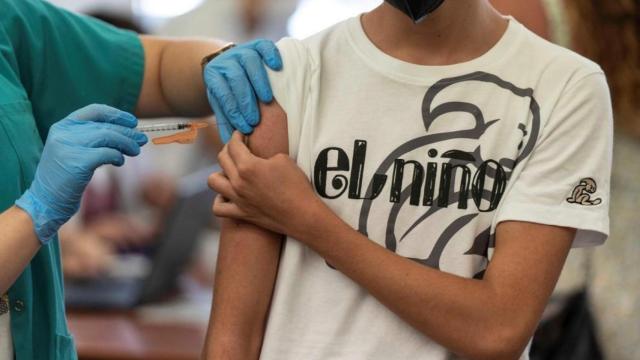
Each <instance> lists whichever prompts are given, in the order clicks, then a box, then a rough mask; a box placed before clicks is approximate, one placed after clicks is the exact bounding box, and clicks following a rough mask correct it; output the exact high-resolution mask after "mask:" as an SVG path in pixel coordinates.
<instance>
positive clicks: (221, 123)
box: [207, 90, 233, 144]
mask: <svg viewBox="0 0 640 360" xmlns="http://www.w3.org/2000/svg"><path fill="white" fill-rule="evenodd" d="M207 97H208V98H209V104H210V105H211V107H212V108H213V114H214V115H215V117H216V127H217V128H218V135H220V140H221V141H222V143H223V144H226V143H228V142H229V140H230V139H231V133H232V132H233V127H232V126H231V124H230V123H229V119H227V116H226V115H225V114H224V112H223V111H222V108H221V107H220V104H219V103H218V99H216V97H215V96H214V95H213V94H212V93H211V91H210V90H207Z"/></svg>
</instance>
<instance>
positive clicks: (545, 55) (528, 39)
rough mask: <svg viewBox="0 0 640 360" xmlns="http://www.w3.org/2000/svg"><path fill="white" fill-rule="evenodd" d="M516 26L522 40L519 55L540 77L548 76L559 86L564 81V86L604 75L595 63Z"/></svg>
mask: <svg viewBox="0 0 640 360" xmlns="http://www.w3.org/2000/svg"><path fill="white" fill-rule="evenodd" d="M517 25H518V27H519V28H520V30H519V31H520V32H521V34H520V38H521V39H522V41H521V44H520V55H521V56H525V57H526V58H527V59H528V62H530V63H531V64H530V65H531V67H532V68H535V67H538V68H539V69H540V73H541V75H543V76H544V75H550V76H549V77H550V78H552V79H553V80H554V81H555V82H556V83H560V84H561V83H562V82H563V80H564V83H565V84H566V85H569V84H570V83H573V82H577V81H580V80H581V79H583V78H584V77H588V76H590V75H594V74H601V75H604V72H603V70H602V68H600V66H599V65H598V64H597V63H595V62H593V61H591V60H589V59H588V58H586V57H584V56H582V55H580V54H578V53H576V52H574V51H572V50H570V49H567V48H565V47H563V46H560V45H557V44H554V43H552V42H550V41H549V40H546V39H544V38H542V37H540V36H538V35H536V34H535V33H533V32H532V31H530V30H528V29H527V28H525V27H524V26H523V25H521V24H519V23H518V24H517Z"/></svg>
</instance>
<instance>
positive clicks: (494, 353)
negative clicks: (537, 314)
mask: <svg viewBox="0 0 640 360" xmlns="http://www.w3.org/2000/svg"><path fill="white" fill-rule="evenodd" d="M492 327H493V328H492V329H487V330H488V331H487V332H484V335H483V336H477V337H476V341H474V344H473V346H472V348H471V349H469V350H468V351H467V352H468V353H467V354H463V355H464V357H466V358H469V359H472V360H517V359H519V358H520V357H521V356H522V354H523V353H524V351H525V349H526V347H527V344H528V343H529V339H530V337H531V332H530V331H528V330H527V329H525V327H524V326H518V325H510V324H509V325H507V324H501V325H495V326H492Z"/></svg>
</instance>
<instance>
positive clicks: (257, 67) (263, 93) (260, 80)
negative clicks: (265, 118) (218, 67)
mask: <svg viewBox="0 0 640 360" xmlns="http://www.w3.org/2000/svg"><path fill="white" fill-rule="evenodd" d="M238 61H239V62H240V65H242V67H243V68H244V71H245V72H246V73H247V77H248V78H249V81H250V82H251V86H253V89H254V90H255V93H256V95H257V96H258V99H260V101H262V102H264V103H269V102H271V101H272V100H273V92H272V90H271V86H270V85H269V76H268V75H267V70H266V69H265V68H264V65H263V64H262V61H261V59H260V57H259V56H247V57H242V56H240V57H239V59H238ZM252 106H253V107H254V108H255V111H256V115H257V116H256V119H255V120H256V121H255V122H254V123H250V124H251V125H253V126H255V125H256V124H257V123H258V121H260V113H259V112H258V107H257V103H253V104H252Z"/></svg>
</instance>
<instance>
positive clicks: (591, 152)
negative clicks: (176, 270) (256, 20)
mask: <svg viewBox="0 0 640 360" xmlns="http://www.w3.org/2000/svg"><path fill="white" fill-rule="evenodd" d="M278 45H279V48H280V52H281V54H282V57H283V62H284V70H283V71H282V72H281V73H273V72H272V73H270V78H271V84H272V87H273V90H274V94H275V97H276V99H277V101H278V103H277V104H272V105H269V106H262V108H261V111H262V122H261V125H260V126H259V127H258V128H257V129H256V132H255V133H254V134H253V135H252V136H251V137H250V138H249V142H248V145H246V144H245V143H244V142H243V139H242V137H241V135H240V134H238V133H235V134H234V136H233V137H232V139H231V141H230V142H229V144H228V145H227V146H226V147H225V149H224V150H223V151H222V152H221V154H220V156H219V158H220V164H221V166H222V168H223V169H224V172H223V173H216V174H213V175H212V176H211V178H210V185H211V186H212V187H213V188H214V189H215V190H217V191H218V192H219V193H220V194H221V195H222V196H221V197H219V198H218V199H217V200H216V203H215V204H214V212H215V213H216V214H217V215H219V216H223V217H228V218H230V220H226V221H225V222H224V224H223V232H222V238H221V244H220V253H219V259H218V268H217V275H216V284H215V297H214V306H213V312H212V319H211V320H212V321H211V325H210V333H209V339H208V344H207V347H206V353H207V355H209V357H210V358H215V359H235V358H238V359H249V358H258V357H260V358H261V359H302V358H304V359H447V358H450V356H451V355H452V354H454V355H455V356H461V357H465V358H471V359H514V358H522V359H526V358H528V355H527V353H528V351H527V350H526V349H527V344H528V343H529V342H530V338H531V336H532V334H533V332H534V330H535V328H536V325H537V323H538V321H539V319H540V317H541V314H542V311H543V309H544V306H545V304H546V302H547V300H548V297H549V294H550V293H551V291H552V289H553V287H554V285H555V282H556V280H557V278H558V275H559V273H560V271H561V269H562V265H563V263H564V261H565V258H566V256H567V253H568V251H569V249H570V248H571V247H572V246H591V245H598V244H601V243H603V242H604V241H605V239H606V238H607V234H608V206H609V173H610V167H611V142H612V140H611V138H612V131H611V128H612V126H611V122H612V121H611V120H612V119H611V117H612V115H611V105H610V99H609V92H608V89H607V84H606V80H605V77H604V75H603V73H602V71H601V69H600V68H599V67H598V66H597V65H596V64H594V63H592V62H590V61H588V60H586V59H584V58H582V57H580V56H578V55H576V54H574V53H572V52H570V51H568V50H566V49H563V48H560V47H557V46H555V45H552V44H551V43H549V42H547V41H545V40H543V39H541V38H539V37H537V36H536V35H534V34H533V33H531V32H529V31H528V30H526V29H525V28H524V27H523V26H522V25H521V24H519V23H518V22H517V21H515V20H514V19H511V18H505V17H503V16H501V15H500V14H499V13H498V12H497V11H495V10H494V9H493V8H492V7H491V5H490V4H489V3H488V1H486V0H469V1H386V2H384V3H383V4H382V5H380V6H379V7H377V8H376V9H374V10H373V11H371V12H370V13H367V14H364V15H362V16H361V17H356V18H353V19H350V20H347V21H345V22H343V23H340V24H338V25H336V26H334V27H332V28H331V29H328V30H326V31H324V32H322V33H320V34H318V35H316V36H313V37H311V38H309V39H306V40H304V41H296V40H292V39H284V40H282V41H281V42H280V43H279V44H278ZM215 61H216V60H214V62H215ZM214 108H215V107H214ZM285 151H286V152H287V153H288V155H289V156H286V155H282V154H281V155H275V154H277V153H279V152H285ZM263 158H267V159H263ZM265 229H268V230H269V231H267V230H265ZM270 231H271V232H270ZM278 234H285V235H286V240H284V241H282V240H281V237H280V235H278Z"/></svg>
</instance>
